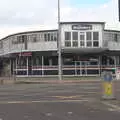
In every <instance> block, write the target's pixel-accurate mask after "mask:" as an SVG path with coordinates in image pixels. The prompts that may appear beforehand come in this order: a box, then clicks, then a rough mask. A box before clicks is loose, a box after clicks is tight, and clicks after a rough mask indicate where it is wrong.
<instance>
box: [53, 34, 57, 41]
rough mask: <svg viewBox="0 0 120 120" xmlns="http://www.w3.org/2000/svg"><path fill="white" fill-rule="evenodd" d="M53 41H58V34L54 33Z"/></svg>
mask: <svg viewBox="0 0 120 120" xmlns="http://www.w3.org/2000/svg"><path fill="white" fill-rule="evenodd" d="M53 40H54V41H57V33H54V34H53Z"/></svg>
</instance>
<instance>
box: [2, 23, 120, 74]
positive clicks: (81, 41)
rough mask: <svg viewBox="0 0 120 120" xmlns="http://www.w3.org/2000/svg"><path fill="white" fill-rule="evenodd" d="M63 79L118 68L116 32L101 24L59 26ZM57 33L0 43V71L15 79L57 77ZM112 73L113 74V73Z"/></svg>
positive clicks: (118, 34)
mask: <svg viewBox="0 0 120 120" xmlns="http://www.w3.org/2000/svg"><path fill="white" fill-rule="evenodd" d="M60 25H61V26H60V38H61V48H62V73H63V75H73V76H88V75H101V73H102V71H104V70H106V69H109V70H111V71H113V68H114V69H116V68H119V65H120V59H119V58H120V54H119V52H120V32H119V31H113V30H105V29H104V26H105V23H103V22H63V23H61V24H60ZM57 36H58V30H44V31H31V32H23V33H18V34H13V35H9V36H7V37H5V38H3V39H1V41H0V58H1V59H0V60H1V61H0V66H1V71H2V70H3V69H4V67H5V66H6V65H9V66H10V74H16V75H17V76H47V75H58V46H57V45H58V42H57V41H58V37H57ZM113 72H114V73H115V71H113Z"/></svg>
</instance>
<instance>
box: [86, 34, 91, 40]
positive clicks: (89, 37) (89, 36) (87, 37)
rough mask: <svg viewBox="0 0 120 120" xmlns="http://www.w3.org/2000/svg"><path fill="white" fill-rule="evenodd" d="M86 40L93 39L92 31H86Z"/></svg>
mask: <svg viewBox="0 0 120 120" xmlns="http://www.w3.org/2000/svg"><path fill="white" fill-rule="evenodd" d="M86 40H92V33H91V32H86Z"/></svg>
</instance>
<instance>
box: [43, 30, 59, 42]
mask: <svg viewBox="0 0 120 120" xmlns="http://www.w3.org/2000/svg"><path fill="white" fill-rule="evenodd" d="M44 40H45V41H57V33H53V32H50V33H45V34H44Z"/></svg>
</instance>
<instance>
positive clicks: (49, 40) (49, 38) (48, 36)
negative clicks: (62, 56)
mask: <svg viewBox="0 0 120 120" xmlns="http://www.w3.org/2000/svg"><path fill="white" fill-rule="evenodd" d="M47 35H48V41H50V33H48V34H47Z"/></svg>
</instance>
